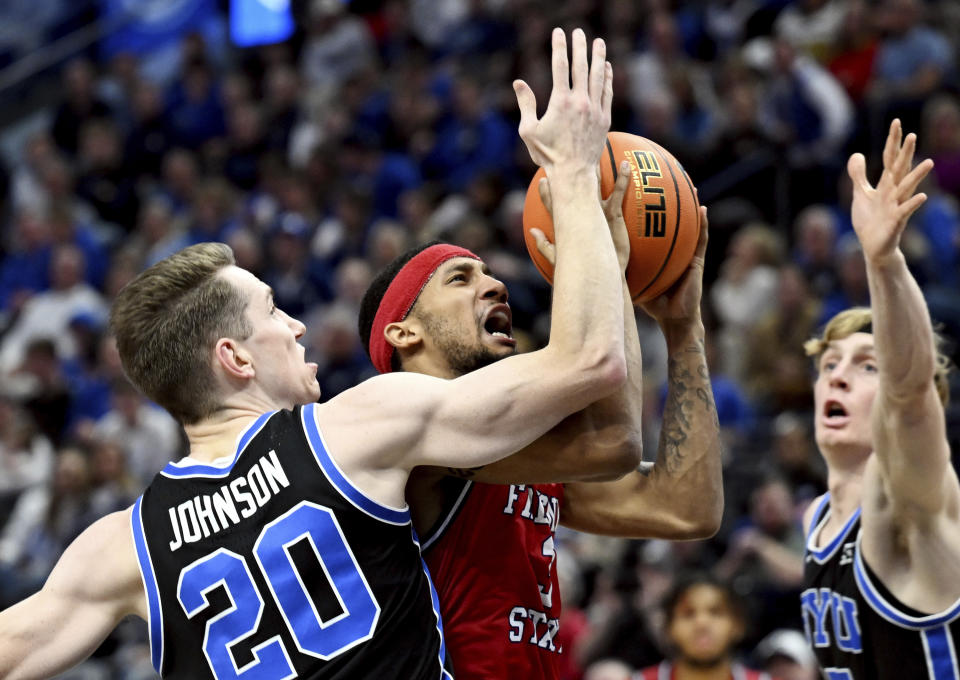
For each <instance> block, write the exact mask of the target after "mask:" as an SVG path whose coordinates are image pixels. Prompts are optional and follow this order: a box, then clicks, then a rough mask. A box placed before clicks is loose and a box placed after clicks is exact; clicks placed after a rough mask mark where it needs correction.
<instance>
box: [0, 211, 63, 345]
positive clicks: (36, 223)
mask: <svg viewBox="0 0 960 680" xmlns="http://www.w3.org/2000/svg"><path fill="white" fill-rule="evenodd" d="M10 222H11V223H12V224H11V226H12V229H11V231H12V232H13V233H12V234H11V235H10V238H8V239H5V240H6V241H7V243H6V244H5V245H6V253H5V255H4V258H3V261H2V263H0V319H2V325H3V326H6V324H7V323H8V322H9V321H10V320H12V318H13V317H14V316H15V315H17V314H19V313H20V311H21V309H22V308H23V306H24V304H25V303H26V302H27V300H29V299H30V298H31V296H33V295H34V294H36V293H39V292H41V291H43V290H46V289H47V288H48V287H49V285H50V279H49V272H50V257H51V255H52V253H53V237H52V234H51V233H50V224H49V223H48V222H47V221H46V220H45V219H43V216H42V215H41V214H40V213H38V212H35V211H32V210H24V211H21V212H19V213H18V214H17V215H15V216H14V217H13V218H12V219H11V220H10Z"/></svg>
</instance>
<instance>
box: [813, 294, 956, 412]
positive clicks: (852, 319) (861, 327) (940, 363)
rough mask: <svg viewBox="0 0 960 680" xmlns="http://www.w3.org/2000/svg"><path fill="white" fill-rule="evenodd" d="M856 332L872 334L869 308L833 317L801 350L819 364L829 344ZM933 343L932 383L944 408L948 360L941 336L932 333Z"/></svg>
mask: <svg viewBox="0 0 960 680" xmlns="http://www.w3.org/2000/svg"><path fill="white" fill-rule="evenodd" d="M858 332H864V333H873V312H871V311H870V308H869V307H851V308H850V309H846V310H844V311H842V312H840V313H839V314H836V315H834V317H833V318H832V319H830V321H828V322H827V325H826V326H825V327H824V329H823V334H822V335H821V336H820V337H817V338H810V339H809V340H807V341H806V342H805V343H803V349H804V351H806V353H807V356H808V357H813V360H814V362H815V363H819V361H820V355H822V354H823V353H824V352H825V351H826V350H827V346H828V345H829V344H830V343H831V342H833V341H835V340H842V339H843V338H846V337H848V336H851V335H853V334H854V333H858ZM933 341H934V346H935V349H936V352H937V355H936V368H935V371H934V374H933V383H934V385H936V388H937V395H938V396H939V397H940V401H941V402H942V403H943V405H944V406H946V405H947V402H948V401H949V400H950V386H949V385H948V384H947V374H948V373H949V372H950V359H949V358H948V357H947V355H946V354H944V353H943V345H944V339H943V336H941V335H940V334H939V333H937V332H934V334H933Z"/></svg>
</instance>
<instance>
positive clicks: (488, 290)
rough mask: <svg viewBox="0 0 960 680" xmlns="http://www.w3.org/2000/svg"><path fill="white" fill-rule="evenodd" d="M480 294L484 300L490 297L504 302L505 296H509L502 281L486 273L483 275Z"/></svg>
mask: <svg viewBox="0 0 960 680" xmlns="http://www.w3.org/2000/svg"><path fill="white" fill-rule="evenodd" d="M480 295H481V297H483V299H485V300H490V299H492V300H496V301H497V302H503V303H506V301H507V298H508V297H509V294H508V293H507V286H506V285H505V284H504V283H503V281H500V280H499V279H495V278H493V277H492V276H488V275H484V277H483V282H482V284H481V293H480Z"/></svg>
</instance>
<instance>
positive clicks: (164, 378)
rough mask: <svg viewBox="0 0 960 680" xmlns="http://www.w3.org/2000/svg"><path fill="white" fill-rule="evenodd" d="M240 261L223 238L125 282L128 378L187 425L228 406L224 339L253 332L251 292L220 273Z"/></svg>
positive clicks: (123, 351) (119, 317)
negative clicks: (218, 355)
mask: <svg viewBox="0 0 960 680" xmlns="http://www.w3.org/2000/svg"><path fill="white" fill-rule="evenodd" d="M232 264H234V258H233V251H232V250H230V248H229V246H226V245H224V244H222V243H200V244H197V245H194V246H190V247H189V248H184V249H183V250H181V251H180V252H178V253H175V254H174V255H171V256H170V257H167V258H165V259H163V260H161V261H160V262H158V263H156V264H155V265H153V266H152V267H150V268H149V269H147V270H146V271H144V272H142V273H141V274H140V275H139V276H137V277H136V278H135V279H134V280H133V281H131V282H130V283H128V284H127V285H126V286H124V287H123V289H122V290H121V291H120V293H119V294H118V295H117V299H116V300H115V301H114V303H113V308H112V310H111V312H110V326H111V329H112V331H113V333H114V335H115V336H116V338H117V350H118V351H119V353H120V361H121V362H122V364H123V370H124V372H125V373H126V374H127V377H129V378H130V381H131V382H132V383H133V384H134V385H136V386H137V388H138V389H140V391H142V392H143V393H144V394H145V395H147V397H149V398H150V399H152V400H153V401H155V402H157V403H158V404H160V406H162V407H163V408H165V409H166V410H167V411H169V412H170V415H172V416H173V417H174V418H176V419H177V420H179V421H180V422H181V423H183V424H185V425H190V424H193V423H196V422H198V421H200V420H202V419H203V418H205V417H207V416H209V415H211V414H212V413H213V412H214V411H216V410H217V409H218V408H219V407H220V396H219V394H217V389H216V383H215V379H214V373H213V367H212V363H211V353H212V350H213V347H214V344H215V343H216V341H217V340H218V339H219V338H221V337H224V336H229V337H234V338H237V339H239V340H244V339H246V338H247V337H249V336H250V334H251V333H252V332H253V328H252V326H251V324H250V322H249V321H248V320H247V318H246V316H245V310H246V306H247V298H246V296H245V295H243V294H242V293H241V292H240V291H239V290H237V288H236V287H235V286H233V285H231V284H230V283H229V282H227V281H226V280H225V279H223V278H222V277H220V276H217V274H218V273H219V272H220V270H222V269H224V268H225V267H228V266H230V265H232Z"/></svg>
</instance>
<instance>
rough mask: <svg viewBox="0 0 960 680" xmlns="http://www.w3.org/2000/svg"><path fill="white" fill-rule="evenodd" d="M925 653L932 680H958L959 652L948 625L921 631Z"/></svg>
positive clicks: (959, 669) (959, 668)
mask: <svg viewBox="0 0 960 680" xmlns="http://www.w3.org/2000/svg"><path fill="white" fill-rule="evenodd" d="M920 637H921V639H922V641H923V653H924V656H926V658H927V674H928V677H929V678H930V680H958V679H960V666H958V664H957V650H956V649H954V647H953V637H952V636H951V635H950V628H949V627H948V626H946V625H943V626H937V627H936V628H927V629H924V630H923V631H921V633H920Z"/></svg>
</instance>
